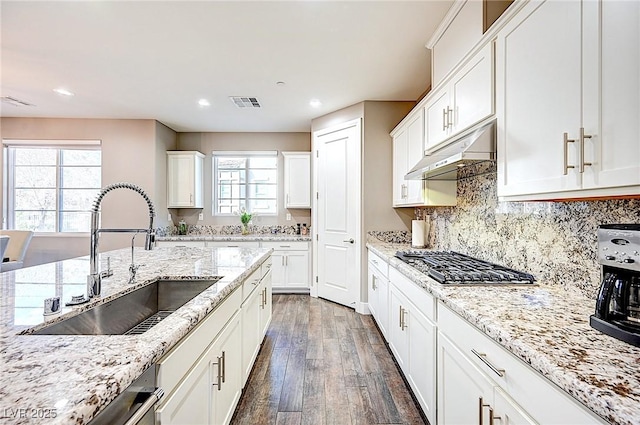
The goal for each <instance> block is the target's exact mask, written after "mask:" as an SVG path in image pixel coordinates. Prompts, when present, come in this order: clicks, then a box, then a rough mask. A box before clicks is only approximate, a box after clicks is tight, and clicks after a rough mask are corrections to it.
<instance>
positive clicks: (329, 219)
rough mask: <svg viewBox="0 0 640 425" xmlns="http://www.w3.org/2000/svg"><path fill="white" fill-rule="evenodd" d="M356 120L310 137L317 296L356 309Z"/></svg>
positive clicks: (358, 130)
mask: <svg viewBox="0 0 640 425" xmlns="http://www.w3.org/2000/svg"><path fill="white" fill-rule="evenodd" d="M361 138H362V136H361V124H360V120H359V119H358V120H355V121H350V122H347V123H343V124H341V125H339V126H336V127H332V128H329V129H324V130H319V131H316V132H314V147H315V150H316V151H317V154H316V158H315V161H316V176H315V180H316V182H315V183H316V191H317V196H316V199H315V200H314V203H315V205H314V210H315V211H316V213H315V214H316V234H317V240H316V249H315V250H314V253H315V255H316V276H317V278H318V279H317V281H318V284H317V295H318V296H319V297H322V298H326V299H328V300H331V301H334V302H337V303H340V304H343V305H346V306H349V307H354V308H355V307H356V302H357V300H358V296H359V293H360V255H359V252H360V248H361V244H362V242H361V241H360V193H361V190H360V181H361V177H360V176H361V174H360V150H361V147H360V143H361Z"/></svg>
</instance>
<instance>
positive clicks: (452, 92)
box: [424, 43, 495, 151]
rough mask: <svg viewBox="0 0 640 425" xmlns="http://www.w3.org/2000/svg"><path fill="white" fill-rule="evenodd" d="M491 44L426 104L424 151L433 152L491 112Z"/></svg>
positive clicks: (492, 103)
mask: <svg viewBox="0 0 640 425" xmlns="http://www.w3.org/2000/svg"><path fill="white" fill-rule="evenodd" d="M493 75H494V60H493V43H487V45H486V46H484V48H482V50H480V51H478V53H476V54H475V55H474V56H473V57H471V58H470V59H469V60H468V61H467V62H466V63H465V64H464V65H463V66H462V67H461V68H460V69H458V70H457V71H456V72H455V74H453V75H452V76H451V77H450V79H449V80H448V81H447V82H446V83H445V84H444V85H443V86H442V87H440V88H438V89H436V91H435V92H434V93H433V94H430V95H429V96H428V100H427V103H426V104H425V107H424V109H425V121H424V125H425V130H424V133H425V140H424V149H425V150H426V151H434V150H437V149H439V148H441V147H443V146H445V145H446V144H447V143H443V142H445V141H447V140H450V139H452V137H453V136H455V135H456V134H458V133H461V132H463V131H465V130H467V129H468V128H469V127H471V126H473V125H475V124H477V123H479V122H481V121H482V120H483V119H485V118H487V117H489V116H491V115H492V114H493V113H494V110H495V108H494V96H493V92H494V83H493Z"/></svg>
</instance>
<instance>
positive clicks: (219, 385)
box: [211, 356, 222, 391]
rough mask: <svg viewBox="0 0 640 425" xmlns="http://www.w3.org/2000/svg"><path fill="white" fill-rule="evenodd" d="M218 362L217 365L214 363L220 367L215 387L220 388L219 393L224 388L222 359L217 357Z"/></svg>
mask: <svg viewBox="0 0 640 425" xmlns="http://www.w3.org/2000/svg"><path fill="white" fill-rule="evenodd" d="M216 358H217V359H218V361H217V362H216V363H214V364H215V365H217V366H218V376H216V382H214V383H213V384H211V385H212V386H213V385H217V386H218V391H220V390H221V387H222V357H217V356H216Z"/></svg>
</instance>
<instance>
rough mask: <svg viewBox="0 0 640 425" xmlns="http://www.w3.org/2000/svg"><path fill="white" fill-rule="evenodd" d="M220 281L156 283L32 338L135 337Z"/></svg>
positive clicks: (42, 331) (36, 333)
mask: <svg viewBox="0 0 640 425" xmlns="http://www.w3.org/2000/svg"><path fill="white" fill-rule="evenodd" d="M220 279H221V278H220V277H218V278H214V279H209V280H159V281H156V282H154V283H151V284H149V285H146V286H143V287H142V288H139V289H136V290H135V291H133V292H129V293H127V294H124V295H122V296H120V297H118V298H116V299H114V300H111V301H109V302H107V303H105V304H101V305H98V306H96V307H93V308H91V309H89V310H87V311H83V312H82V313H80V314H78V315H76V316H73V317H70V318H68V319H65V320H63V321H61V322H57V323H53V324H51V325H49V326H47V327H45V328H42V329H40V330H38V331H37V332H34V333H33V334H32V335H138V334H141V333H144V332H145V331H146V330H148V329H150V328H151V327H152V326H154V325H155V324H157V323H158V322H160V321H161V320H162V319H164V318H165V317H167V316H169V315H170V314H171V313H173V312H174V311H176V310H177V309H179V308H180V307H182V306H183V305H184V304H186V303H187V302H188V301H189V300H191V299H192V298H194V297H195V296H197V295H198V294H200V293H201V292H202V291H204V290H205V289H207V288H209V287H210V286H211V285H213V284H215V283H216V282H217V281H218V280H220Z"/></svg>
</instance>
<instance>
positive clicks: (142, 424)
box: [89, 365, 164, 425]
mask: <svg viewBox="0 0 640 425" xmlns="http://www.w3.org/2000/svg"><path fill="white" fill-rule="evenodd" d="M155 382H156V366H155V365H152V366H151V367H149V368H148V369H147V370H146V371H145V372H144V373H143V374H142V375H141V376H140V377H139V378H138V379H136V380H135V381H134V382H133V383H132V384H131V385H129V386H128V387H127V388H126V389H125V390H124V391H123V392H122V393H121V394H120V395H118V397H116V398H115V400H113V401H112V402H111V403H109V405H108V406H107V407H106V408H105V409H104V410H103V411H102V412H100V413H99V414H98V415H97V416H96V417H95V418H93V420H91V421H90V422H89V425H154V424H155V423H156V418H155V409H154V408H155V406H156V404H157V403H158V401H159V400H160V399H161V398H162V397H163V396H164V391H163V390H162V388H156V387H155Z"/></svg>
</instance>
